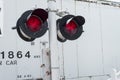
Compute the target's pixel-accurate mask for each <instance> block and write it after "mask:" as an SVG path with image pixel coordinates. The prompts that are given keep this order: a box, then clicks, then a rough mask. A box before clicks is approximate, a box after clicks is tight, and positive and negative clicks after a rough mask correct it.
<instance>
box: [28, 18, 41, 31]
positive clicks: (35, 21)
mask: <svg viewBox="0 0 120 80" xmlns="http://www.w3.org/2000/svg"><path fill="white" fill-rule="evenodd" d="M26 25H27V27H28V28H29V29H30V30H31V31H32V32H36V31H39V30H40V28H41V25H42V21H41V20H40V18H38V17H37V16H30V18H29V19H28V20H27V21H26Z"/></svg>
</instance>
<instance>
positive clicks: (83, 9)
mask: <svg viewBox="0 0 120 80" xmlns="http://www.w3.org/2000/svg"><path fill="white" fill-rule="evenodd" d="M56 4H57V8H58V9H59V10H60V11H67V12H69V13H70V14H73V15H81V16H84V17H85V21H86V22H85V25H84V26H83V28H84V33H83V34H82V35H81V37H80V38H79V39H77V40H75V41H69V40H67V41H66V42H65V43H61V42H59V41H58V52H59V64H60V65H59V67H60V77H63V78H65V80H107V79H108V78H109V74H110V72H111V71H112V69H113V68H116V69H117V70H120V62H119V61H120V31H119V29H120V21H119V19H120V8H119V7H113V6H108V5H101V4H96V3H87V2H81V1H74V0H57V1H56ZM35 8H43V9H47V0H3V1H0V30H1V33H0V80H34V79H40V78H44V76H45V74H46V73H45V71H44V70H45V69H43V67H42V65H43V64H45V62H46V60H48V59H47V58H46V57H45V56H44V55H43V52H44V51H43V49H45V48H48V47H49V33H48V31H47V33H46V34H45V35H44V36H42V37H40V38H38V39H36V40H35V41H33V42H26V41H23V40H22V39H21V38H20V37H19V35H18V34H17V31H16V30H13V29H12V28H13V27H15V26H16V22H17V20H18V18H19V17H20V16H21V15H22V13H23V12H25V11H26V10H33V9H35ZM57 18H59V17H57ZM43 42H47V43H46V44H45V45H43V44H42V43H43ZM43 66H44V65H43Z"/></svg>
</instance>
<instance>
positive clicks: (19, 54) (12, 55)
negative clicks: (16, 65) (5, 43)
mask: <svg viewBox="0 0 120 80" xmlns="http://www.w3.org/2000/svg"><path fill="white" fill-rule="evenodd" d="M0 57H1V58H2V59H5V58H9V59H13V58H19V59H20V58H23V57H26V58H30V57H31V55H30V51H27V52H26V53H24V54H23V52H22V51H17V52H16V53H15V52H13V51H9V52H7V53H6V52H5V51H2V52H0Z"/></svg>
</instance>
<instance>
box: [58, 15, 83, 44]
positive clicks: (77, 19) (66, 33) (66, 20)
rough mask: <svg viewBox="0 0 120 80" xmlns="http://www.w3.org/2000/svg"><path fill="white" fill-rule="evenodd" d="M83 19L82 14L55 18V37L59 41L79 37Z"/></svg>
mask: <svg viewBox="0 0 120 80" xmlns="http://www.w3.org/2000/svg"><path fill="white" fill-rule="evenodd" d="M84 23H85V19H84V17H82V16H74V15H66V16H64V17H63V18H61V19H58V20H57V29H58V31H57V38H58V40H59V41H60V42H65V41H66V40H75V39H77V38H79V37H80V36H81V34H82V32H83V27H82V25H83V24H84Z"/></svg>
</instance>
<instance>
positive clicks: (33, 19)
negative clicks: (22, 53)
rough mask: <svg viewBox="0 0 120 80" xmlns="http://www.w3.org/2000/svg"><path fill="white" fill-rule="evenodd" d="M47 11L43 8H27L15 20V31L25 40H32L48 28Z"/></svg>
mask: <svg viewBox="0 0 120 80" xmlns="http://www.w3.org/2000/svg"><path fill="white" fill-rule="evenodd" d="M47 18H48V12H46V11H45V10H44V9H40V8H38V9H35V10H28V11H26V12H24V13H23V14H22V15H21V17H20V18H19V19H18V21H17V24H16V26H17V32H18V34H19V36H20V37H21V38H22V39H23V40H25V41H33V40H35V39H36V38H38V37H41V36H43V35H44V34H45V33H46V31H47V30H48V22H47Z"/></svg>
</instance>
